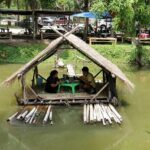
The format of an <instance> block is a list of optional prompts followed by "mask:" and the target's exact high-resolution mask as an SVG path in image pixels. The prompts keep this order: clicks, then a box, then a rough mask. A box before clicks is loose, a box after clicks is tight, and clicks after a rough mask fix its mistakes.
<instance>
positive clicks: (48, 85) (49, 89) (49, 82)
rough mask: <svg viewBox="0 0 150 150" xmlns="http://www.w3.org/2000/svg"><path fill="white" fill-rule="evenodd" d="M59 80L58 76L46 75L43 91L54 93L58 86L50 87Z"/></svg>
mask: <svg viewBox="0 0 150 150" xmlns="http://www.w3.org/2000/svg"><path fill="white" fill-rule="evenodd" d="M58 81H59V79H58V78H55V77H48V78H47V81H46V86H45V91H46V92H48V93H56V92H57V90H58V86H56V87H52V86H51V85H52V84H56V83H57V82H58Z"/></svg>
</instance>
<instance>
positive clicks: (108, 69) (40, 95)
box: [2, 27, 134, 105]
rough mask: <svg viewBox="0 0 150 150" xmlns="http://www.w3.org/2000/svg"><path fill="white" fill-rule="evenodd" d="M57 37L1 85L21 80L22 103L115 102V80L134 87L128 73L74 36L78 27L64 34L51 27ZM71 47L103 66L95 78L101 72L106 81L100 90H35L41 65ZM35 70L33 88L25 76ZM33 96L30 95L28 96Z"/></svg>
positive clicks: (20, 102) (20, 101) (20, 100)
mask: <svg viewBox="0 0 150 150" xmlns="http://www.w3.org/2000/svg"><path fill="white" fill-rule="evenodd" d="M51 28H52V29H53V30H54V31H55V32H56V34H58V35H59V36H60V37H59V38H57V39H55V40H53V41H52V42H51V43H50V44H49V45H48V46H47V47H46V48H45V49H44V50H43V51H41V52H40V53H39V54H38V55H37V56H36V57H34V58H33V59H32V60H31V61H29V62H28V63H27V64H25V65H24V66H23V67H21V68H20V69H19V70H18V71H16V72H15V73H14V74H12V75H11V76H10V77H8V78H7V79H6V80H5V81H4V82H3V83H2V85H10V84H12V83H14V82H15V80H17V79H18V80H19V82H21V85H22V97H21V98H20V99H19V100H18V102H19V104H22V105H26V104H28V105H29V104H32V105H33V104H35V105H37V104H38V105H39V104H49V105H51V104H54V105H55V104H60V105H62V104H68V105H69V104H85V103H97V102H99V101H100V102H108V103H109V102H110V103H111V102H112V101H113V100H114V98H115V100H116V99H117V91H116V78H118V79H120V80H121V81H122V82H123V83H124V84H125V85H126V86H127V87H128V88H134V85H133V84H132V82H131V81H130V80H129V79H128V78H127V77H126V76H125V74H124V73H123V72H122V71H121V70H120V69H119V68H118V67H117V66H116V65H115V64H113V63H112V62H111V61H109V60H108V59H106V58H105V57H103V56H102V55H100V54H99V53H98V52H97V51H96V50H94V49H93V48H92V47H90V45H88V44H87V43H85V42H84V41H83V40H81V39H80V38H79V37H77V36H75V35H74V34H73V32H74V31H76V29H77V28H78V27H76V28H74V29H72V30H71V31H69V32H67V31H66V33H65V34H64V35H63V34H62V33H60V32H59V31H57V30H56V29H54V28H53V27H51ZM66 42H67V44H68V45H71V46H72V47H73V48H75V49H76V50H77V51H79V52H80V53H82V54H83V55H85V56H86V57H87V58H89V59H90V60H91V61H92V62H93V63H95V64H97V65H98V66H99V67H100V71H99V72H98V73H97V74H96V75H95V76H97V75H98V74H100V73H102V74H103V81H102V83H101V86H100V88H99V89H98V90H97V93H96V94H87V93H75V94H72V93H56V94H50V93H45V92H43V91H42V92H41V91H40V90H39V89H38V90H37V89H36V88H34V87H35V86H34V85H35V81H36V79H37V78H38V76H39V74H38V65H39V64H40V63H42V62H43V61H45V60H46V59H48V58H49V57H51V56H53V55H54V54H55V53H56V52H57V51H58V48H59V47H60V46H61V45H63V44H64V43H65V44H66ZM31 69H34V72H33V80H32V83H31V85H27V84H26V78H25V77H26V74H27V73H28V72H29V71H30V70H31ZM28 93H30V94H28ZM31 95H32V96H31Z"/></svg>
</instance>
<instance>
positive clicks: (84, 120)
mask: <svg viewBox="0 0 150 150" xmlns="http://www.w3.org/2000/svg"><path fill="white" fill-rule="evenodd" d="M86 107H87V105H86V104H84V106H83V122H84V123H87V115H86V113H87V111H86Z"/></svg>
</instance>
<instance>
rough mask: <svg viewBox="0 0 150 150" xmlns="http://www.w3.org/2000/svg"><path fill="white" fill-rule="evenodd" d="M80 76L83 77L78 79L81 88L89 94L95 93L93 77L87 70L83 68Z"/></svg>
mask: <svg viewBox="0 0 150 150" xmlns="http://www.w3.org/2000/svg"><path fill="white" fill-rule="evenodd" d="M82 74H83V75H82V76H81V77H79V79H80V81H81V88H83V89H84V90H85V91H86V92H87V93H89V94H94V93H96V83H95V80H94V77H93V75H92V74H91V73H90V72H89V68H88V67H83V68H82Z"/></svg>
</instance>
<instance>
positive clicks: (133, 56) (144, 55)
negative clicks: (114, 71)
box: [128, 47, 150, 66]
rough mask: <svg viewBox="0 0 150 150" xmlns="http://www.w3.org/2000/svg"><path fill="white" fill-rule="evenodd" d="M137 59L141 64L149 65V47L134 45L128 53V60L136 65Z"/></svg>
mask: <svg viewBox="0 0 150 150" xmlns="http://www.w3.org/2000/svg"><path fill="white" fill-rule="evenodd" d="M139 57H140V58H139ZM139 59H140V63H141V65H142V66H149V65H150V49H149V48H146V47H135V48H134V49H133V50H132V51H131V52H130V54H129V57H128V62H129V63H131V64H133V65H138V63H139Z"/></svg>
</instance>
